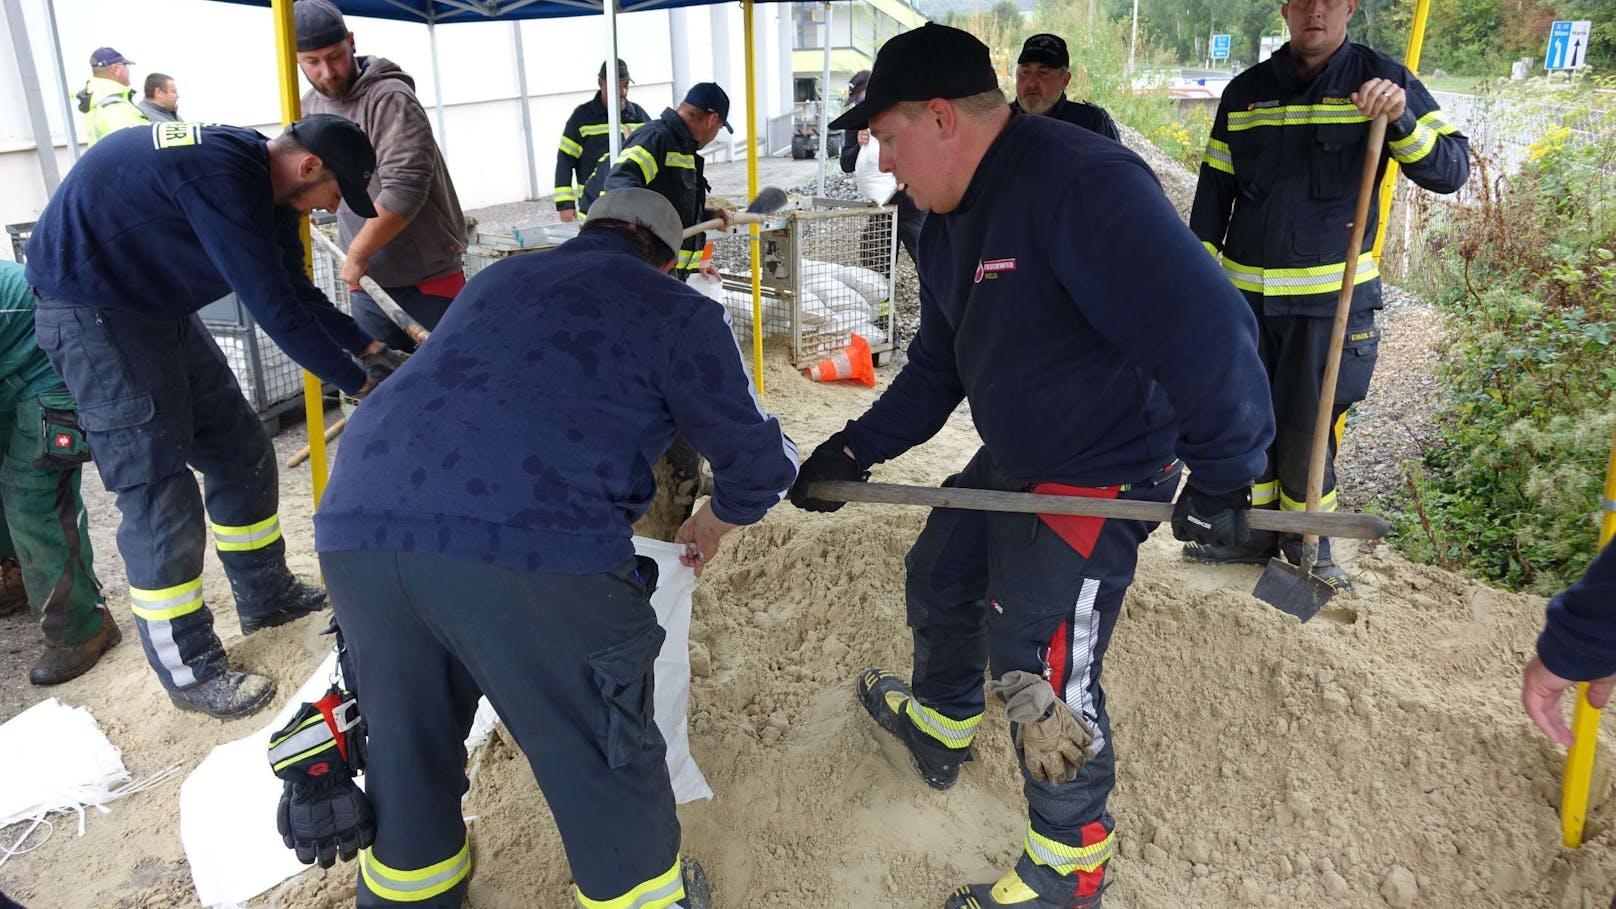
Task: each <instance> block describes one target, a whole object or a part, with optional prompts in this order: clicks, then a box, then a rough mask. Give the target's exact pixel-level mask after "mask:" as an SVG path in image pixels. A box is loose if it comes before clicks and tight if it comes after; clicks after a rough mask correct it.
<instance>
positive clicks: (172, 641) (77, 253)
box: [26, 114, 401, 718]
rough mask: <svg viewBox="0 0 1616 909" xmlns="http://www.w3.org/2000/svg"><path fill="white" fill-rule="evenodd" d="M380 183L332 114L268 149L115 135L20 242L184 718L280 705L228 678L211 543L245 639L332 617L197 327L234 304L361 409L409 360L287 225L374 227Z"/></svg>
mask: <svg viewBox="0 0 1616 909" xmlns="http://www.w3.org/2000/svg"><path fill="white" fill-rule="evenodd" d="M375 166H376V156H375V152H374V151H373V150H372V148H371V145H370V140H368V139H366V138H365V134H364V133H363V132H362V131H361V130H360V129H359V127H358V126H356V125H354V124H353V123H352V122H350V121H348V120H344V119H343V118H341V117H335V116H331V115H326V114H316V115H311V116H309V117H305V118H304V119H302V120H299V121H297V122H296V123H293V124H292V125H291V126H289V127H287V129H286V132H285V133H283V134H282V135H280V136H278V137H276V138H275V139H266V138H264V137H263V136H261V135H259V134H258V133H257V132H255V131H253V130H250V129H242V128H239V127H234V126H211V125H207V126H205V125H202V124H198V123H154V124H152V125H151V126H150V127H148V128H146V129H126V130H122V131H119V132H116V133H113V134H112V135H109V136H107V137H106V138H104V139H102V140H101V141H100V142H97V143H96V144H95V146H94V147H92V148H91V149H90V150H89V151H87V152H85V154H84V157H82V158H80V159H79V163H78V164H77V165H75V166H74V167H73V170H72V172H71V173H69V174H68V175H67V179H65V180H63V181H62V185H61V187H60V188H59V189H58V190H57V191H56V194H55V195H54V196H52V197H51V200H50V203H49V204H48V205H46V206H45V210H44V212H42V213H41V214H40V216H39V223H38V224H36V225H35V226H34V233H33V236H32V237H31V238H30V239H29V241H28V249H27V271H26V275H27V278H28V282H29V283H30V284H31V285H33V288H34V292H35V293H36V294H37V295H38V296H39V309H38V313H37V314H36V316H35V324H36V326H37V333H38V336H39V346H40V348H41V349H42V350H44V351H45V353H46V355H47V356H49V357H50V360H51V363H52V364H53V365H54V366H55V367H56V370H57V372H59V373H60V374H61V376H62V379H63V381H64V382H65V383H66V384H67V387H68V390H69V391H71V392H72V394H73V397H74V398H75V399H77V401H78V405H79V423H80V425H81V426H82V427H83V428H84V431H85V433H86V435H87V436H88V439H89V443H90V449H91V451H92V452H93V453H94V455H95V462H96V468H97V469H98V471H99V472H100V475H101V482H102V483H103V485H105V486H106V488H107V490H108V491H110V492H113V493H115V494H116V495H117V500H118V510H119V511H120V512H122V515H123V522H122V524H121V525H120V526H119V528H118V551H119V553H120V554H122V556H123V561H124V571H125V572H126V574H127V576H128V580H129V601H130V611H132V612H133V613H134V615H135V620H136V621H135V624H136V627H138V628H139V630H140V639H141V644H142V646H143V647H144V648H145V651H146V659H147V660H148V661H149V662H150V663H151V665H152V668H153V669H154V670H155V671H156V672H157V675H158V678H159V679H160V680H161V681H162V683H163V687H164V688H166V689H167V690H168V694H169V698H170V699H171V700H172V701H173V702H174V703H175V704H176V705H177V706H179V707H180V708H182V709H185V710H195V711H200V712H203V713H207V714H210V715H212V716H215V717H219V718H231V717H237V716H244V715H246V714H249V713H252V712H253V711H255V710H257V709H258V708H260V707H262V706H263V705H264V704H266V703H268V701H269V699H270V696H271V695H273V694H274V684H273V683H272V682H271V681H270V680H269V679H268V678H266V677H264V676H262V675H258V674H255V673H250V672H242V671H239V670H236V669H233V668H232V667H231V665H230V661H229V660H228V659H227V658H226V656H225V652H224V647H223V646H222V645H221V644H220V642H219V637H218V635H216V634H215V633H214V631H213V613H212V612H211V611H209V609H208V608H207V607H206V606H205V605H204V604H203V598H202V556H203V547H204V546H205V545H206V543H207V529H208V527H209V526H210V525H211V528H212V530H213V538H214V545H215V548H216V549H217V550H218V554H219V561H220V562H221V563H222V564H223V565H224V570H225V574H226V575H228V576H229V578H230V589H231V592H232V593H233V594H234V596H235V601H236V612H237V615H238V616H239V617H240V619H241V631H242V633H243V634H252V633H253V632H255V631H258V630H259V629H262V628H267V627H270V626H274V625H281V624H284V623H286V622H290V621H292V620H294V619H297V618H299V617H301V616H304V615H307V614H308V613H310V612H313V611H316V610H319V609H323V608H325V592H324V591H323V590H321V589H320V588H319V587H316V586H314V585H311V584H307V583H304V582H303V581H300V580H298V579H297V578H295V577H294V576H293V575H292V573H291V571H290V570H288V568H287V566H286V543H285V542H284V541H283V540H282V538H281V523H280V515H279V513H278V508H279V501H278V497H279V492H280V490H279V485H278V481H277V477H276V469H275V450H274V448H273V447H272V446H271V445H270V441H269V436H268V434H266V433H265V432H264V427H263V424H262V423H261V422H260V421H259V419H258V414H257V413H255V412H254V411H253V408H252V406H251V405H249V404H248V403H247V399H246V398H245V397H243V396H242V393H241V387H240V385H238V384H237V382H236V377H235V375H234V374H232V373H231V371H230V366H229V364H228V363H227V362H226V361H225V358H224V354H223V353H222V352H221V351H220V350H219V345H218V344H217V343H215V342H214V340H213V338H212V337H211V336H210V335H209V334H208V332H207V330H206V329H205V328H203V326H202V322H201V321H200V320H199V319H198V318H197V317H196V315H195V313H196V311H197V310H199V309H201V308H202V307H203V306H205V305H207V304H208V303H211V302H213V301H214V300H217V299H219V298H220V297H222V296H224V295H225V294H227V293H229V292H230V291H232V290H233V291H235V293H236V294H237V295H238V296H239V297H240V299H241V301H242V303H243V304H244V305H245V306H246V307H247V309H248V310H249V311H250V312H251V313H252V314H253V316H254V317H255V318H256V319H257V320H258V324H260V325H262V326H263V327H264V330H265V331H266V332H267V333H268V334H269V336H270V337H271V338H272V339H274V341H275V342H276V343H277V344H279V345H280V347H281V349H282V350H284V351H286V352H287V354H289V355H290V356H291V357H292V359H293V360H295V361H297V362H298V363H299V364H301V365H302V366H303V367H304V368H306V369H308V370H309V371H311V372H313V373H315V374H316V375H318V376H320V377H321V378H323V379H325V380H326V381H329V382H332V383H334V384H335V385H337V387H339V388H340V389H342V390H343V391H344V392H348V393H350V394H355V393H358V394H363V393H365V392H368V391H369V389H370V387H371V386H372V385H374V384H375V383H376V382H378V381H380V380H381V378H383V377H385V376H386V375H387V374H388V373H390V372H391V371H392V369H393V368H394V367H395V366H396V365H397V363H398V362H399V360H400V358H401V355H400V354H397V353H396V352H394V351H390V350H388V349H387V348H386V347H384V346H383V345H382V344H381V343H380V342H377V341H375V340H373V339H371V338H370V337H369V336H368V335H366V334H365V333H364V332H363V331H361V330H360V329H359V327H358V326H357V325H355V324H354V322H353V320H352V319H350V318H348V317H347V316H346V315H343V314H342V313H341V312H339V311H338V310H337V309H336V308H335V307H333V306H332V305H331V303H330V301H328V300H326V298H325V296H324V295H323V294H321V293H320V291H318V290H317V289H315V287H314V286H313V285H312V284H310V283H309V279H308V277H307V275H306V273H305V272H304V268H303V244H302V242H301V240H300V239H299V237H298V230H297V225H298V217H299V215H300V214H307V213H308V212H309V211H310V210H312V209H315V208H323V209H326V210H328V211H329V210H332V209H334V208H336V207H337V202H338V200H339V198H340V199H342V200H345V201H346V202H347V203H348V205H349V206H350V207H351V208H353V210H354V211H357V212H371V213H374V209H373V208H372V207H371V203H370V198H369V196H368V195H366V192H365V186H366V183H367V182H368V181H369V179H370V174H371V171H372V170H373V169H374V168H375ZM356 360H359V362H356ZM193 468H194V469H196V470H198V471H200V472H201V474H202V483H203V487H204V489H203V493H202V494H200V495H199V494H198V490H197V485H196V480H195V478H194V477H193V476H192V474H191V470H192V469H193ZM204 501H205V503H206V510H205V512H204Z"/></svg>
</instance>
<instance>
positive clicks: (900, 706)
mask: <svg viewBox="0 0 1616 909" xmlns="http://www.w3.org/2000/svg"><path fill="white" fill-rule="evenodd" d="M855 687H856V689H857V691H858V699H859V703H860V704H863V705H864V709H865V710H866V711H867V712H868V713H869V714H870V716H871V717H873V718H874V719H875V721H876V722H877V723H878V724H880V726H881V728H882V729H885V730H886V731H888V732H890V733H892V734H893V735H894V736H896V737H897V739H898V741H900V742H902V743H903V745H904V747H905V748H907V749H908V750H909V757H910V759H911V760H912V761H914V765H915V769H916V770H918V771H920V776H921V779H924V780H925V781H926V785H928V786H930V787H931V788H933V789H947V788H948V787H950V786H952V785H954V783H955V782H956V781H957V780H959V772H960V765H961V764H963V763H965V762H966V761H968V760H970V759H971V748H970V746H969V745H967V746H966V747H964V748H948V747H946V746H944V745H941V744H933V743H932V742H931V741H929V737H928V736H927V735H926V734H925V733H924V732H921V731H920V730H919V729H916V728H915V724H914V723H913V722H910V720H909V715H908V712H907V710H906V708H907V705H908V703H909V702H910V701H912V700H914V697H915V695H914V692H912V691H910V690H909V686H908V685H905V684H904V683H903V682H901V681H899V680H898V677H897V676H895V675H893V674H892V673H890V672H887V671H886V670H884V669H866V670H864V671H863V672H861V673H859V677H858V682H857V683H856V686H855Z"/></svg>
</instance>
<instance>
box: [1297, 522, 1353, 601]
mask: <svg viewBox="0 0 1616 909" xmlns="http://www.w3.org/2000/svg"><path fill="white" fill-rule="evenodd" d="M1279 549H1280V552H1282V553H1284V555H1285V561H1287V562H1289V563H1291V564H1292V565H1300V564H1302V541H1301V540H1300V539H1286V540H1285V541H1284V542H1282V543H1280V544H1279ZM1313 576H1314V577H1315V578H1318V579H1319V580H1321V581H1323V582H1324V583H1326V584H1329V585H1330V586H1331V587H1332V588H1334V589H1335V592H1336V593H1344V594H1347V595H1349V596H1352V595H1356V594H1357V590H1355V589H1354V588H1353V586H1352V579H1351V578H1349V577H1347V571H1346V569H1344V568H1342V567H1341V566H1340V565H1337V564H1336V563H1335V560H1334V559H1332V558H1330V538H1329V537H1320V538H1319V560H1318V561H1317V562H1316V563H1314V565H1313Z"/></svg>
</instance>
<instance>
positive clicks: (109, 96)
mask: <svg viewBox="0 0 1616 909" xmlns="http://www.w3.org/2000/svg"><path fill="white" fill-rule="evenodd" d="M134 62H135V61H133V60H130V59H128V58H127V57H125V56H124V55H123V54H120V53H118V52H117V51H115V50H113V49H112V48H110V47H98V48H96V49H95V53H93V54H91V55H90V81H88V82H86V83H84V87H83V88H81V89H79V93H78V94H77V95H76V96H74V97H75V99H76V100H77V101H78V103H79V113H81V114H83V115H84V126H85V128H86V131H87V132H88V133H89V136H90V138H89V141H88V142H87V143H86V144H88V145H94V144H95V143H96V142H98V141H100V139H101V137H103V136H105V135H107V134H108V133H112V132H116V131H117V130H120V129H124V128H125V127H130V126H140V125H141V124H143V123H147V122H149V121H147V119H146V115H145V114H143V113H141V112H140V108H139V107H137V106H136V105H135V90H134V89H132V88H130V87H129V65H130V64H132V63H134Z"/></svg>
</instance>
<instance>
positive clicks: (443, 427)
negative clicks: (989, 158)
mask: <svg viewBox="0 0 1616 909" xmlns="http://www.w3.org/2000/svg"><path fill="white" fill-rule="evenodd" d="M681 233H682V230H681V227H680V224H679V218H678V215H677V214H676V213H675V212H674V210H673V207H672V206H671V205H669V204H668V202H667V200H665V199H663V198H662V197H660V196H659V195H657V194H656V193H652V192H649V191H647V190H644V189H632V188H625V189H620V190H613V191H612V192H610V193H608V194H606V196H604V197H602V198H601V199H600V200H599V201H597V202H596V204H595V206H594V208H592V209H591V211H590V217H589V220H588V221H587V222H586V223H585V224H584V226H583V228H582V230H580V232H579V234H578V236H577V237H576V238H574V239H572V240H569V241H567V242H566V243H563V244H562V245H561V246H559V247H557V248H556V249H555V250H554V251H553V252H549V253H546V254H545V255H543V256H518V257H516V258H513V259H510V260H508V261H505V262H500V263H497V264H495V265H494V266H492V267H490V268H487V269H485V270H483V271H482V272H480V273H478V274H477V276H476V277H475V278H473V279H472V280H471V281H470V283H468V284H467V285H466V290H465V293H463V294H461V295H460V299H459V301H458V302H457V303H456V304H455V305H454V307H453V308H452V309H450V310H449V313H448V315H446V316H445V317H444V319H443V322H442V323H441V324H440V325H439V326H438V330H437V331H435V332H434V333H433V341H432V343H431V344H427V345H425V346H423V347H422V348H421V350H420V352H419V353H417V354H415V356H414V357H413V358H412V359H411V362H409V363H406V364H405V368H404V369H402V370H400V373H399V376H398V378H397V379H395V380H394V381H391V382H388V383H387V385H385V386H383V387H382V388H380V389H378V393H377V394H376V395H374V396H372V397H371V398H370V399H369V400H367V401H366V403H365V405H364V406H363V407H360V408H359V409H358V410H357V411H355V413H354V416H353V418H352V419H351V420H350V421H349V424H348V430H347V434H346V436H345V440H344V442H343V446H342V449H341V451H339V452H338V453H337V460H336V465H335V467H334V468H333V470H332V474H331V488H330V489H329V490H328V491H327V492H326V497H325V499H324V501H322V502H321V506H320V513H319V514H318V515H317V516H316V517H315V537H316V539H315V547H316V549H318V550H319V553H320V568H321V570H322V572H323V573H324V575H325V578H326V583H327V584H328V585H329V587H330V590H331V599H332V603H333V605H334V609H335V610H336V617H337V620H338V621H339V622H340V623H341V626H342V634H343V638H344V640H345V642H346V647H347V653H348V656H349V658H350V659H351V661H352V662H351V665H352V668H353V671H354V677H353V678H352V679H351V680H350V684H351V685H352V686H353V688H354V690H355V691H356V692H357V693H358V697H359V707H360V710H361V712H362V713H363V714H364V718H365V723H366V725H367V727H368V729H369V739H370V741H369V749H368V760H369V765H368V769H367V770H366V777H365V779H366V792H367V793H368V794H369V800H370V802H371V803H372V804H373V806H374V813H375V821H376V832H375V845H374V846H373V847H372V848H370V849H366V850H363V851H361V852H360V853H359V870H360V875H359V891H358V898H357V899H358V905H359V906H361V907H377V906H392V905H409V906H416V907H421V909H454V907H458V906H460V905H461V904H462V902H463V900H464V898H465V891H466V883H465V880H466V876H467V874H468V873H469V870H470V868H471V865H472V861H471V849H470V843H469V840H468V839H467V837H466V827H465V823H464V821H463V819H462V816H461V806H460V798H461V796H462V795H463V794H464V793H465V786H466V777H465V770H466V752H465V748H464V746H463V741H464V739H465V737H466V734H467V731H468V730H469V728H470V726H471V722H472V717H473V714H474V713H475V712H476V706H477V698H478V695H479V693H480V694H483V695H486V696H487V697H488V700H489V702H490V703H492V704H493V705H494V708H495V709H496V710H497V711H498V712H499V715H500V717H501V718H502V719H503V720H504V722H505V724H506V727H507V728H509V729H510V731H511V734H512V735H513V736H515V738H516V741H517V744H518V745H520V746H521V748H522V749H523V751H524V752H525V753H526V754H527V756H528V759H529V761H530V762H531V764H532V767H533V773H534V776H535V777H536V778H537V780H538V784H539V788H540V789H541V790H542V791H543V793H544V797H545V799H546V800H547V801H548V803H549V805H550V809H551V812H552V814H553V815H554V817H555V822H556V827H557V828H558V829H559V830H560V833H561V839H562V842H563V843H564V845H565V847H566V851H567V861H568V863H569V865H570V866H571V869H572V874H573V879H574V881H575V882H576V885H577V886H576V892H575V897H576V899H577V901H578V904H579V905H580V906H581V907H582V909H629V907H633V909H669V907H674V906H679V907H692V909H694V907H703V906H705V903H704V902H703V901H702V900H701V899H700V897H699V894H698V893H697V892H687V888H689V887H690V886H691V884H692V883H694V881H693V878H694V877H695V874H694V872H695V868H694V865H693V863H691V862H690V861H689V860H688V859H682V858H681V857H680V839H679V822H678V818H677V816H676V815H675V812H674V800H673V791H672V788H671V785H670V782H669V777H668V770H667V763H666V744H665V742H664V739H663V736H662V734H661V732H660V731H659V730H658V728H657V725H656V722H655V719H654V716H653V715H652V708H651V704H652V687H653V682H652V678H653V676H652V663H653V661H654V660H655V659H656V656H657V653H658V651H659V650H660V649H661V647H662V640H663V632H662V629H661V628H660V627H659V626H658V625H657V622H656V615H655V613H654V611H653V610H652V608H651V604H650V594H651V591H652V589H653V588H654V587H655V586H656V562H655V561H654V560H651V559H647V558H643V557H638V556H636V555H635V553H634V547H633V544H632V542H631V539H630V533H631V528H632V526H633V524H634V522H635V521H636V520H637V519H638V518H639V517H640V516H641V515H643V514H644V513H645V509H646V508H647V507H648V506H649V504H650V502H651V498H652V496H653V494H654V493H655V491H656V483H655V482H654V481H653V479H652V476H651V471H650V467H649V465H650V464H652V463H654V462H655V461H656V459H657V456H658V454H659V453H660V450H661V449H662V448H664V447H666V445H667V444H668V441H669V440H670V439H671V438H672V436H673V433H674V432H675V430H678V431H679V432H682V433H683V434H685V435H686V436H687V437H688V438H689V439H690V441H691V442H692V443H693V444H694V445H695V446H696V448H697V450H699V451H701V452H702V453H703V454H704V455H706V456H707V457H708V459H709V460H710V461H711V463H712V465H713V493H712V497H711V499H709V500H708V502H707V504H705V505H703V506H702V508H701V509H700V510H699V511H697V512H696V514H695V515H693V516H692V517H691V518H690V519H689V520H688V521H686V522H685V524H684V525H683V526H681V527H680V528H679V532H678V533H677V535H676V536H675V538H674V541H675V542H679V543H685V544H687V547H689V546H694V547H695V549H694V550H692V549H689V548H687V555H686V556H685V557H684V559H683V561H684V562H685V564H686V565H689V566H691V567H695V568H697V569H698V570H699V569H700V566H701V565H702V564H704V563H705V562H706V561H708V560H710V559H711V558H712V557H713V556H714V555H715V554H716V552H717V548H718V541H719V538H720V537H722V536H723V534H724V533H727V532H728V531H729V530H730V529H732V528H733V527H735V526H737V525H741V524H750V523H753V522H755V521H758V520H761V519H762V518H763V516H764V515H765V514H766V513H767V512H768V510H769V509H770V508H771V507H772V506H774V505H775V504H777V503H778V502H779V501H780V499H781V498H782V497H783V496H784V494H785V490H786V489H787V487H789V486H790V485H791V480H792V478H793V477H795V476H796V468H797V451H796V447H795V446H794V445H792V443H791V440H790V439H788V438H786V436H785V434H784V433H783V432H782V431H781V429H780V424H779V421H778V420H777V419H775V418H774V417H773V416H770V415H769V414H766V413H764V412H763V411H762V410H761V409H760V408H759V406H758V403H757V399H756V398H755V397H753V395H752V392H751V390H750V389H751V386H750V382H749V380H748V379H747V376H746V371H745V369H744V367H743V364H742V363H741V358H740V354H739V351H738V350H737V349H736V346H735V338H734V335H733V334H732V333H731V330H730V327H729V324H728V319H727V317H726V316H725V315H724V309H723V307H721V306H719V305H718V304H717V303H714V302H713V301H711V300H708V299H707V298H705V297H703V296H702V295H701V294H699V293H697V292H696V291H695V290H694V289H693V288H688V287H684V286H682V285H681V284H679V283H678V282H676V281H671V280H669V279H668V278H667V277H666V273H667V272H668V271H669V270H670V269H672V267H673V265H674V263H675V254H676V250H677V248H678V245H679V241H680V238H681V237H680V235H681ZM1209 267H1210V265H1209ZM473 390H477V391H476V392H475V393H470V392H472V391H473ZM450 402H454V403H450ZM445 405H447V406H448V408H450V409H453V410H455V411H456V416H455V417H454V418H452V419H445V414H446V413H447V411H446V410H445V409H444V408H445ZM696 551H699V553H700V554H699V555H696V554H695V553H696ZM350 794H351V793H350ZM351 816H352V817H353V819H354V822H353V824H352V825H351V826H353V827H354V830H353V831H352V833H351V834H350V835H339V837H338V838H339V839H342V840H346V841H349V842H362V841H363V840H362V836H360V835H359V833H360V831H359V828H360V827H362V825H363V818H362V817H360V816H359V815H358V814H351ZM337 833H338V834H341V833H342V832H341V831H337ZM487 860H488V859H485V861H487ZM496 860H502V859H496ZM743 902H744V901H743ZM740 904H741V903H740V902H738V903H736V905H740Z"/></svg>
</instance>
